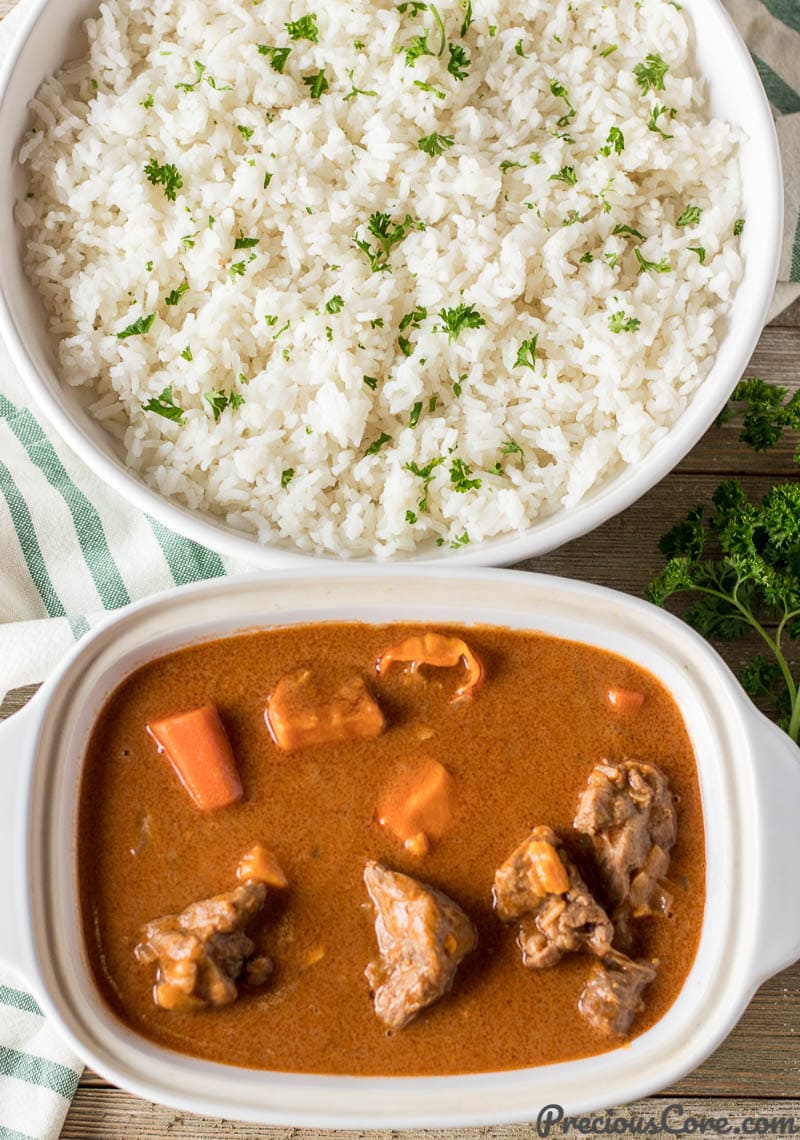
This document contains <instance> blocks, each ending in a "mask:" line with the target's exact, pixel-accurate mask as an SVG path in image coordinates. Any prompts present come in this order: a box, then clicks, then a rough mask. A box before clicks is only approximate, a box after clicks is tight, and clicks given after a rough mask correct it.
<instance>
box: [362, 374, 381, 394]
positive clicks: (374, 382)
mask: <svg viewBox="0 0 800 1140" xmlns="http://www.w3.org/2000/svg"><path fill="white" fill-rule="evenodd" d="M362 379H363V381H364V383H365V384H366V386H367V387H368V388H371V389H372V391H373V392H374V391H375V389H376V388H377V387H378V377H377V376H363V377H362Z"/></svg>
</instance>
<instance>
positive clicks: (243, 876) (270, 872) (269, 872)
mask: <svg viewBox="0 0 800 1140" xmlns="http://www.w3.org/2000/svg"><path fill="white" fill-rule="evenodd" d="M236 877H237V879H239V880H240V881H241V882H247V881H248V879H250V880H253V881H255V882H256V883H266V884H267V886H268V887H275V888H276V889H277V890H283V889H284V888H285V887H288V886H289V880H288V879H287V878H286V876H285V875H284V873H283V871H282V869H281V866H280V864H279V863H278V860H277V859H276V858H275V856H274V855H273V854H272V852H271V851H268V850H267V848H266V847H263V846H262V845H261V844H260V843H256V845H255V847H251V848H250V850H249V851H248V852H246V853H245V854H244V855H243V856H242V858H241V859H240V861H239V866H238V867H237V869H236Z"/></svg>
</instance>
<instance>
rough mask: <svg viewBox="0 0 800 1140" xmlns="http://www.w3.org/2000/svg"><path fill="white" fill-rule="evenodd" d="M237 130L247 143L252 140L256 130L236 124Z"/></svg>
mask: <svg viewBox="0 0 800 1140" xmlns="http://www.w3.org/2000/svg"><path fill="white" fill-rule="evenodd" d="M236 130H237V131H238V132H239V134H240V135H241V136H242V138H243V139H244V140H245V142H249V141H250V139H251V138H252V137H253V135H254V134H255V128H254V127H245V126H243V125H242V124H241V123H237V124H236Z"/></svg>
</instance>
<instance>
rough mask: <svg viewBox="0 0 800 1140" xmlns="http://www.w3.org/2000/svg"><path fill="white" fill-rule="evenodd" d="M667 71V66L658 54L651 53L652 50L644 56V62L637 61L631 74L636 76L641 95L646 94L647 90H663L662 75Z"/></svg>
mask: <svg viewBox="0 0 800 1140" xmlns="http://www.w3.org/2000/svg"><path fill="white" fill-rule="evenodd" d="M668 71H669V67H668V65H667V64H666V63H664V60H663V59H662V58H661V56H660V55H653V53H652V52H650V53H648V55H647V56H646V57H645V62H644V63H637V64H636V67H634V69H633V74H634V75H635V76H636V82H637V83H638V84H639V87H640V89H641V92H642V95H646V94H647V92H648V91H651V90H652V91H663V90H664V76H665V75H666V74H667V72H668Z"/></svg>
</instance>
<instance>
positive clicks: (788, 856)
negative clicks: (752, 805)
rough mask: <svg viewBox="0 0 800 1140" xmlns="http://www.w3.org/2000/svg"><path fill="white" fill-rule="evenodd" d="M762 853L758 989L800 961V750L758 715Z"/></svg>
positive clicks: (756, 968) (755, 965)
mask: <svg viewBox="0 0 800 1140" xmlns="http://www.w3.org/2000/svg"><path fill="white" fill-rule="evenodd" d="M753 754H754V759H755V763H756V766H757V771H758V783H757V786H756V810H757V812H758V816H759V821H758V822H759V829H758V834H759V837H760V843H761V845H762V850H761V852H760V856H759V859H758V868H759V881H758V885H757V889H758V892H759V895H758V897H759V899H760V906H759V909H758V911H757V912H756V914H755V915H753V920H754V924H755V930H756V932H757V934H756V945H755V960H754V961H753V963H752V966H751V977H752V980H753V982H754V984H755V985H760V984H761V983H762V982H764V981H766V979H767V978H770V977H772V975H773V974H778V973H780V971H781V970H785V969H786V967H787V966H791V965H792V963H793V962H796V961H797V960H798V958H800V892H798V889H797V873H798V868H800V748H798V746H797V745H796V744H795V743H794V742H793V741H792V740H791V739H790V738H789V737H788V736H787V735H786V733H785V732H783V730H782V729H780V728H778V727H777V725H775V724H773V723H772V722H771V721H769V720H767V718H766V717H764V716H761V715H760V714H759V716H758V721H757V723H756V726H755V732H754V733H753Z"/></svg>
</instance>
